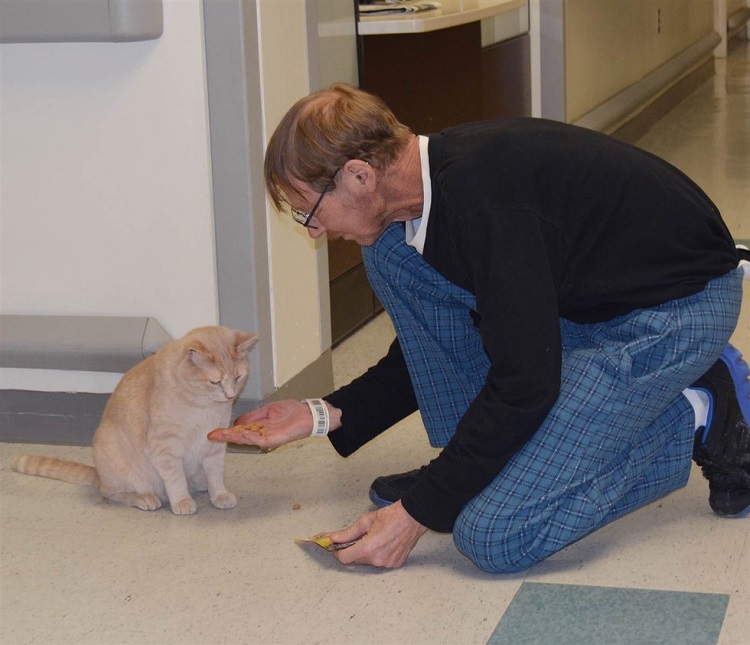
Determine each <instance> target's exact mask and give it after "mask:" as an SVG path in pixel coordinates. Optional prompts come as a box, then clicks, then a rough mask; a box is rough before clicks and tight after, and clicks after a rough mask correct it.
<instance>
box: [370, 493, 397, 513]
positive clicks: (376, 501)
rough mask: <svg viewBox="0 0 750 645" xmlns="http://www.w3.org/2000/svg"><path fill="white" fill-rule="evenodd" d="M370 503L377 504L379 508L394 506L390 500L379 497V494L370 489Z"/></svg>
mask: <svg viewBox="0 0 750 645" xmlns="http://www.w3.org/2000/svg"><path fill="white" fill-rule="evenodd" d="M369 495H370V501H371V502H372V503H373V504H375V506H377V507H378V508H383V507H384V506H390V505H391V504H393V502H392V501H391V500H389V499H383V498H382V497H379V496H378V494H377V493H376V492H375V491H374V490H373V489H372V488H371V489H370V493H369Z"/></svg>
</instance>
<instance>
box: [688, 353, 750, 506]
mask: <svg viewBox="0 0 750 645" xmlns="http://www.w3.org/2000/svg"><path fill="white" fill-rule="evenodd" d="M691 387H693V388H696V389H699V390H703V391H704V392H705V393H706V394H708V396H709V398H710V400H711V404H710V409H709V414H708V422H707V425H706V427H704V428H699V429H698V431H697V432H696V433H695V443H694V448H693V459H694V460H695V462H696V463H697V464H698V465H699V466H700V467H701V468H702V470H703V475H704V477H705V478H706V479H708V485H709V486H708V487H709V491H710V492H709V496H708V503H709V504H710V505H711V508H712V509H713V511H714V512H715V513H716V514H717V515H738V514H739V513H742V512H743V511H745V510H750V367H748V365H747V363H745V361H744V360H742V354H741V353H740V352H739V350H737V349H735V348H734V347H732V346H731V345H727V347H726V348H725V349H724V351H723V352H722V353H721V357H720V358H719V360H718V361H716V363H714V364H713V366H712V367H711V369H710V370H708V372H706V373H705V374H704V375H703V376H701V378H699V379H698V380H697V381H696V382H695V383H694V384H693V385H692V386H691Z"/></svg>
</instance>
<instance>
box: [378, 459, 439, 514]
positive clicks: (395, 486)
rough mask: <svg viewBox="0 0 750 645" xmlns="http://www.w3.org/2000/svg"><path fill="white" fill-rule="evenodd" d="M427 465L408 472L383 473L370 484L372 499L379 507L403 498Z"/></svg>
mask: <svg viewBox="0 0 750 645" xmlns="http://www.w3.org/2000/svg"><path fill="white" fill-rule="evenodd" d="M426 469H427V466H422V467H421V468H417V469H416V470H410V471H409V472H408V473H397V474H395V475H383V476H382V477H378V478H377V479H375V481H373V482H372V484H371V485H370V501H371V502H372V503H373V504H375V506H377V507H378V508H383V506H388V505H390V504H393V502H397V501H398V500H400V499H401V497H402V496H403V495H404V493H405V492H407V491H408V490H409V489H410V488H411V487H412V486H414V484H416V483H417V482H418V481H419V479H420V478H421V477H422V474H423V473H424V471H425V470H426Z"/></svg>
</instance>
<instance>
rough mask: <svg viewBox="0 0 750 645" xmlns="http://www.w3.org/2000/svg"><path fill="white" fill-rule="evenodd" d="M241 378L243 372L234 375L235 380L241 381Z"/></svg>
mask: <svg viewBox="0 0 750 645" xmlns="http://www.w3.org/2000/svg"><path fill="white" fill-rule="evenodd" d="M241 379H242V374H237V376H235V377H234V382H235V383H239V382H240V380H241Z"/></svg>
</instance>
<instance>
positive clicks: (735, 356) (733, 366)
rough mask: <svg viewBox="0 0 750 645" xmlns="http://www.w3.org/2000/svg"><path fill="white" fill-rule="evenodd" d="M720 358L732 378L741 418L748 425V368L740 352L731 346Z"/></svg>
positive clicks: (749, 387)
mask: <svg viewBox="0 0 750 645" xmlns="http://www.w3.org/2000/svg"><path fill="white" fill-rule="evenodd" d="M720 358H721V360H722V361H724V364H725V365H726V366H727V368H728V369H729V374H730V375H731V376H732V382H733V383H734V391H735V392H736V393H737V402H738V403H739V405H740V411H741V412H742V416H743V417H745V423H747V424H748V425H750V366H748V364H747V363H746V362H745V361H744V359H743V358H742V352H741V351H740V350H739V349H737V348H736V347H733V346H732V345H727V346H726V347H725V348H724V351H723V352H721V356H720Z"/></svg>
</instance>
